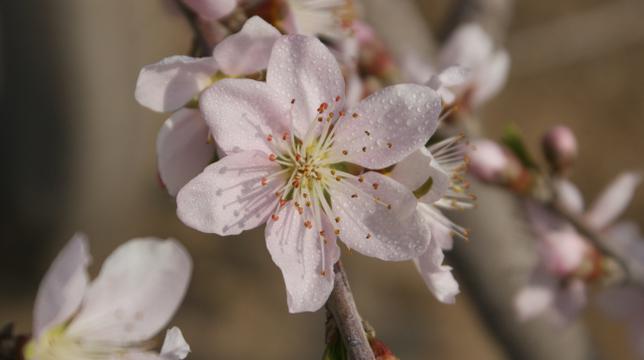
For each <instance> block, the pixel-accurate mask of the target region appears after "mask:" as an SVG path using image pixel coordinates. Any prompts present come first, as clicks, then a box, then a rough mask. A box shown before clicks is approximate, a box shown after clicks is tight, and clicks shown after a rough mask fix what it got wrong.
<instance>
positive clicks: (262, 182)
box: [260, 177, 268, 186]
mask: <svg viewBox="0 0 644 360" xmlns="http://www.w3.org/2000/svg"><path fill="white" fill-rule="evenodd" d="M260 183H261V184H262V186H266V185H268V179H267V178H265V177H263V178H262V180H261V181H260Z"/></svg>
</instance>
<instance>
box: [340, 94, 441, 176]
mask: <svg viewBox="0 0 644 360" xmlns="http://www.w3.org/2000/svg"><path fill="white" fill-rule="evenodd" d="M440 112H441V99H440V97H439V96H438V94H436V92H435V91H434V90H432V89H430V88H429V87H427V86H420V85H412V84H404V85H395V86H390V87H387V88H385V89H383V90H380V91H378V92H377V93H375V94H373V95H371V96H369V97H367V98H366V99H364V100H362V101H361V102H360V103H359V104H358V105H357V106H356V107H355V108H354V109H353V110H351V111H349V112H347V114H346V115H345V116H344V117H343V118H341V119H340V120H338V121H339V122H338V124H337V126H338V129H337V131H336V134H335V143H334V145H333V153H332V155H331V156H332V157H334V158H338V159H340V160H342V161H348V162H352V163H355V164H358V165H361V166H364V167H367V168H369V169H382V168H385V167H388V166H391V165H393V164H395V163H397V162H399V161H401V160H403V159H404V158H405V157H407V156H409V155H411V154H412V153H413V152H414V151H416V150H418V149H419V148H421V147H422V146H424V145H425V143H426V142H427V140H429V138H430V136H431V135H432V134H433V133H434V131H435V130H436V127H437V126H438V116H439V114H440ZM354 114H355V115H354Z"/></svg>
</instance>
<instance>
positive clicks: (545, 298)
mask: <svg viewBox="0 0 644 360" xmlns="http://www.w3.org/2000/svg"><path fill="white" fill-rule="evenodd" d="M556 291H557V281H556V279H555V278H554V277H552V276H551V275H550V274H549V273H548V271H547V270H546V269H544V268H542V267H537V268H536V269H535V271H534V272H533V273H532V276H531V277H530V280H528V284H527V285H526V286H525V287H524V288H523V289H521V290H520V291H519V293H518V294H517V295H516V297H515V298H514V307H515V309H516V311H517V314H518V316H519V320H521V321H525V320H530V319H533V318H535V317H536V316H537V315H540V314H543V313H544V312H545V311H546V310H547V309H548V308H549V307H550V306H552V304H553V303H554V301H555V296H556Z"/></svg>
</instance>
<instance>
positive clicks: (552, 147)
mask: <svg viewBox="0 0 644 360" xmlns="http://www.w3.org/2000/svg"><path fill="white" fill-rule="evenodd" d="M541 144H542V147H543V153H544V154H545V156H546V159H548V162H549V163H550V166H551V167H552V168H553V170H555V171H556V172H558V173H562V172H564V171H565V170H567V169H568V168H570V166H571V165H572V163H573V162H574V161H575V160H576V159H577V138H576V137H575V134H573V132H572V130H570V128H569V127H567V126H563V125H558V126H555V127H553V128H552V129H550V130H548V132H547V133H546V134H545V135H544V137H543V140H542V143H541Z"/></svg>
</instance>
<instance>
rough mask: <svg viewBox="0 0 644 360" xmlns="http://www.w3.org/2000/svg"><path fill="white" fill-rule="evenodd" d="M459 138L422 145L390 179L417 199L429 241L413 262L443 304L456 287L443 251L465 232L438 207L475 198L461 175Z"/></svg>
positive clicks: (467, 202) (458, 205)
mask: <svg viewBox="0 0 644 360" xmlns="http://www.w3.org/2000/svg"><path fill="white" fill-rule="evenodd" d="M462 139H463V138H462V137H461V136H457V137H452V138H448V139H446V140H443V141H441V142H438V143H436V144H434V145H431V146H430V147H429V148H424V147H423V148H421V149H420V150H418V151H416V152H415V153H413V154H412V155H410V156H408V157H407V158H406V159H405V160H403V161H401V162H400V163H399V164H398V165H396V166H395V167H394V168H393V170H392V172H391V177H392V178H394V179H395V180H397V181H399V182H400V183H402V184H403V185H405V186H406V187H407V188H408V189H411V190H412V191H414V195H415V196H416V197H417V198H418V205H417V212H418V214H419V215H420V216H421V217H422V218H423V220H424V221H425V224H426V230H425V231H426V237H427V238H428V239H430V238H431V240H430V244H429V247H428V249H427V251H426V252H425V253H424V254H423V255H422V256H420V257H418V258H416V259H415V260H414V262H415V264H416V267H417V269H418V271H419V272H420V274H421V276H422V277H423V279H424V280H425V283H426V284H427V286H428V287H429V289H430V290H431V291H432V293H433V294H434V295H435V296H436V298H437V299H438V300H440V301H442V302H445V303H453V302H454V301H455V300H454V297H455V296H456V294H458V293H459V287H458V283H457V282H456V280H455V279H454V277H453V275H452V272H451V270H452V268H451V267H449V266H446V265H443V259H444V255H443V250H449V249H451V248H452V245H453V243H452V235H453V234H456V235H459V236H461V237H463V238H467V236H468V233H467V230H465V229H464V228H462V227H460V226H458V225H456V224H454V223H453V222H452V221H450V220H449V219H447V218H446V217H445V216H443V214H442V213H441V212H440V210H439V208H443V209H468V208H471V207H472V206H473V200H474V197H473V195H471V194H469V193H468V192H467V188H468V186H469V185H468V184H467V182H466V181H465V180H464V178H463V176H464V172H465V171H466V169H467V160H466V156H465V150H466V148H465V147H464V146H463V144H461V143H460V142H461V140H462Z"/></svg>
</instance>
